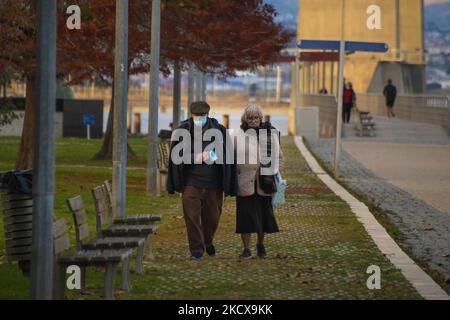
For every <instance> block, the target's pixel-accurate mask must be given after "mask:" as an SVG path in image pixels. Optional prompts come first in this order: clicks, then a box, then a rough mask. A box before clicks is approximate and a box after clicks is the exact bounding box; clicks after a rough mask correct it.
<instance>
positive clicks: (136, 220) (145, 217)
mask: <svg viewBox="0 0 450 320" xmlns="http://www.w3.org/2000/svg"><path fill="white" fill-rule="evenodd" d="M102 187H103V191H104V193H105V195H106V198H105V200H106V205H107V206H108V210H109V214H110V215H111V216H112V215H113V206H112V203H113V201H112V190H111V185H110V184H109V181H108V180H106V181H105V182H103V184H102ZM157 221H161V215H158V214H136V215H127V216H126V217H123V218H117V217H115V218H114V219H113V223H119V224H147V223H149V224H153V223H154V222H157Z"/></svg>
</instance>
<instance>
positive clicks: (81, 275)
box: [80, 267, 86, 292]
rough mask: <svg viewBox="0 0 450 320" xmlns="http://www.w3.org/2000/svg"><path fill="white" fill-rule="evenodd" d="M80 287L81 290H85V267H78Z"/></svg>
mask: <svg viewBox="0 0 450 320" xmlns="http://www.w3.org/2000/svg"><path fill="white" fill-rule="evenodd" d="M80 272H81V274H80V277H81V278H80V287H81V292H86V267H80Z"/></svg>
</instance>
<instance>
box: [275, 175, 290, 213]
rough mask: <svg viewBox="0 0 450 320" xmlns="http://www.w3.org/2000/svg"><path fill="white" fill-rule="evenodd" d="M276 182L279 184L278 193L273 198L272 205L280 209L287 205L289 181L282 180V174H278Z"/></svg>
mask: <svg viewBox="0 0 450 320" xmlns="http://www.w3.org/2000/svg"><path fill="white" fill-rule="evenodd" d="M275 182H276V184H277V192H276V193H275V195H274V196H273V197H272V205H273V206H274V207H279V206H281V205H283V204H285V203H286V198H285V195H284V193H285V191H286V186H287V181H286V180H283V179H282V178H281V174H280V173H277V174H276V175H275Z"/></svg>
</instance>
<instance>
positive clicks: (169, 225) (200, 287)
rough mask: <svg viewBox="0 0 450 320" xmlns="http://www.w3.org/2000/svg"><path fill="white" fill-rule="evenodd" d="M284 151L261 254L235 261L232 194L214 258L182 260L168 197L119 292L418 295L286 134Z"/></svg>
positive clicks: (177, 213)
mask: <svg viewBox="0 0 450 320" xmlns="http://www.w3.org/2000/svg"><path fill="white" fill-rule="evenodd" d="M283 151H284V153H285V156H286V166H285V170H284V178H285V179H287V180H288V188H287V191H286V194H287V203H286V204H285V205H283V206H281V207H279V208H277V209H276V216H277V220H278V224H279V227H280V233H277V234H273V235H268V236H267V241H266V247H267V250H268V257H267V259H264V260H261V259H257V258H254V259H252V260H250V261H244V262H240V261H239V259H238V256H239V254H240V253H241V251H242V243H241V240H240V237H239V236H238V235H237V234H236V233H235V219H236V218H235V212H236V209H235V200H234V198H227V199H226V201H225V204H224V212H223V215H222V218H221V222H220V226H219V230H218V234H217V235H216V240H215V245H216V249H217V257H215V258H209V257H205V258H204V259H203V261H201V262H190V261H186V256H187V243H186V232H185V228H184V221H183V218H182V213H181V207H180V199H179V198H178V197H175V198H173V199H172V200H173V202H172V203H173V204H172V205H171V206H170V210H167V211H166V214H165V221H163V223H162V225H161V227H160V230H159V234H158V235H157V236H156V237H155V242H154V245H155V257H156V259H155V261H154V262H150V263H149V264H148V265H147V266H146V273H145V276H144V280H143V281H137V282H136V283H135V285H134V289H135V290H133V292H132V293H131V294H130V296H128V297H124V298H133V299H134V298H136V299H139V298H142V297H145V298H151V299H186V298H194V299H237V300H239V299H420V296H419V295H418V294H417V292H416V291H415V289H413V288H412V286H411V284H410V283H408V281H407V280H406V279H405V278H404V277H403V275H402V274H401V273H400V271H399V270H398V269H396V268H395V267H394V266H393V265H392V264H391V263H390V262H389V261H388V260H387V259H386V257H384V256H383V255H382V254H381V253H380V251H379V250H378V248H377V247H376V245H375V244H374V243H373V241H372V239H371V238H370V237H369V236H368V235H367V233H366V231H365V229H364V228H363V226H362V225H361V223H360V222H358V221H357V219H356V217H355V215H354V214H353V213H352V211H351V210H350V208H349V207H348V206H347V204H346V203H345V202H343V201H342V200H341V199H340V198H338V197H337V196H336V195H334V193H332V192H331V191H330V190H329V189H328V188H327V187H326V186H325V185H324V184H323V183H322V182H321V181H320V180H319V179H318V178H317V177H316V176H315V175H314V173H312V172H311V171H310V170H309V168H308V166H307V165H306V163H305V161H304V160H303V158H302V157H301V155H300V153H299V151H298V150H297V148H296V147H295V144H294V143H293V139H291V138H290V139H286V140H285V142H284V143H283ZM254 241H255V238H253V246H252V247H253V248H254ZM253 254H255V250H253ZM370 265H378V266H380V268H381V270H382V289H381V290H368V289H367V287H366V280H367V277H368V275H367V273H366V270H367V268H368V267H369V266H370Z"/></svg>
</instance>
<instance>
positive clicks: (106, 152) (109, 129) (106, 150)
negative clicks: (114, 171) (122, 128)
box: [93, 83, 136, 160]
mask: <svg viewBox="0 0 450 320" xmlns="http://www.w3.org/2000/svg"><path fill="white" fill-rule="evenodd" d="M111 93H112V94H111V108H110V109H109V115H108V124H107V125H106V132H105V136H104V137H103V144H102V148H101V149H100V151H99V152H97V153H96V154H95V156H94V157H93V159H94V160H112V154H113V125H114V83H113V85H112V90H111ZM127 149H128V151H127V154H128V159H131V158H136V154H135V153H134V151H133V149H131V147H130V145H129V144H128V142H127Z"/></svg>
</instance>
